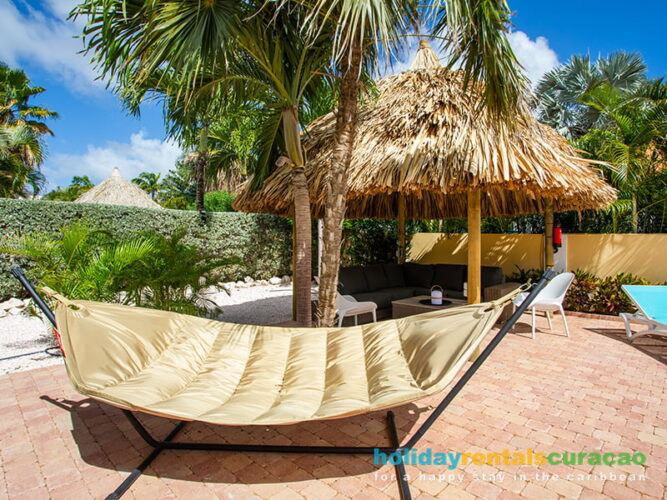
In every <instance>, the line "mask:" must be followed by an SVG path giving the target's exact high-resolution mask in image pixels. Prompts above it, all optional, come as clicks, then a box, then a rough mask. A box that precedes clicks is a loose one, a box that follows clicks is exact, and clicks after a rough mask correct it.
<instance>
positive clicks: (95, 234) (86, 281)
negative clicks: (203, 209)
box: [1, 224, 152, 301]
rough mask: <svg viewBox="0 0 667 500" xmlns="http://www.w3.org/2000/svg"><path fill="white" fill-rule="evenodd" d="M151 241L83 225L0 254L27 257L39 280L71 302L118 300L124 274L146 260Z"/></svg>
mask: <svg viewBox="0 0 667 500" xmlns="http://www.w3.org/2000/svg"><path fill="white" fill-rule="evenodd" d="M151 250H152V242H151V239H150V238H148V237H145V236H140V237H136V238H127V239H122V240H116V239H114V238H113V237H112V236H111V235H110V234H109V233H107V232H104V231H96V230H94V229H91V228H90V227H87V226H86V225H83V224H73V225H71V226H67V227H63V228H62V229H61V230H60V234H59V236H57V237H54V236H53V235H50V234H46V233H35V234H31V235H24V236H21V237H18V238H15V239H13V240H11V241H9V242H8V243H7V244H6V245H5V246H4V247H3V248H2V249H1V251H2V252H4V253H8V254H12V255H20V256H23V257H27V258H29V259H30V260H31V261H32V262H33V263H34V265H35V266H36V267H37V272H38V274H39V275H40V276H41V280H42V281H43V282H44V283H45V284H46V285H47V286H49V287H50V288H53V289H54V290H56V291H57V292H60V293H62V294H63V295H65V296H66V297H69V298H72V299H83V300H99V301H114V300H117V295H118V292H119V291H120V289H121V282H122V280H123V279H124V278H125V276H126V273H127V272H128V271H129V270H130V269H131V268H132V266H134V265H135V264H137V263H138V262H139V261H141V260H142V259H146V258H148V257H149V255H150V252H151Z"/></svg>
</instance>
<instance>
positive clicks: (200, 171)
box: [195, 123, 208, 212]
mask: <svg viewBox="0 0 667 500" xmlns="http://www.w3.org/2000/svg"><path fill="white" fill-rule="evenodd" d="M207 163H208V124H207V123H204V124H203V125H202V129H201V136H200V138H199V155H198V156H197V166H196V167H195V168H196V170H195V183H196V184H195V185H196V193H195V208H196V209H197V211H198V212H203V211H204V193H205V192H206V164H207Z"/></svg>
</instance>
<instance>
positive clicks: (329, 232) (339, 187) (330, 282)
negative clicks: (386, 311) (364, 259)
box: [318, 37, 363, 327]
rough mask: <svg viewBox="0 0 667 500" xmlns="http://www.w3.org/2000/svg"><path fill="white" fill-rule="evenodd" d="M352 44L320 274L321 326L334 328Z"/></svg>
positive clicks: (351, 110)
mask: <svg viewBox="0 0 667 500" xmlns="http://www.w3.org/2000/svg"><path fill="white" fill-rule="evenodd" d="M352 44H353V45H352V48H351V54H350V57H349V58H347V57H345V58H344V59H343V63H342V64H343V71H342V74H343V78H342V82H341V86H340V96H339V98H338V114H337V116H336V135H335V139H334V140H335V148H334V159H333V162H332V166H331V170H330V177H329V185H328V186H327V203H326V206H325V210H324V234H323V243H324V244H323V249H322V269H321V271H320V293H319V301H318V315H319V322H320V325H321V326H327V327H330V326H333V323H334V316H335V314H336V292H337V290H338V268H339V267H340V245H341V240H342V235H343V220H344V218H345V201H346V196H347V178H346V175H345V174H346V172H347V171H348V169H349V166H350V162H351V160H352V150H353V148H354V139H355V136H356V131H357V114H358V99H359V72H360V69H361V59H362V55H363V54H362V48H361V44H360V42H359V41H358V40H356V37H355V41H353V42H352Z"/></svg>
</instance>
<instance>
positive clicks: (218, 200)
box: [192, 191, 234, 212]
mask: <svg viewBox="0 0 667 500" xmlns="http://www.w3.org/2000/svg"><path fill="white" fill-rule="evenodd" d="M233 202H234V194H232V193H230V192H229V191H210V192H208V193H206V194H205V195H204V208H205V209H206V211H207V212H233V211H234V208H232V203H233ZM192 208H194V207H192Z"/></svg>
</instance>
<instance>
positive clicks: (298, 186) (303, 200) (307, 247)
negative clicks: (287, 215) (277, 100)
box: [292, 166, 312, 326]
mask: <svg viewBox="0 0 667 500" xmlns="http://www.w3.org/2000/svg"><path fill="white" fill-rule="evenodd" d="M292 182H293V188H294V240H295V242H294V243H295V244H294V251H295V254H296V255H295V256H296V258H295V260H294V294H295V300H296V321H297V323H298V324H299V326H312V310H311V292H310V286H311V273H312V249H311V247H312V233H311V220H310V197H309V195H308V182H307V180H306V174H305V172H304V168H303V166H300V167H296V168H295V169H294V170H293V172H292Z"/></svg>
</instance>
